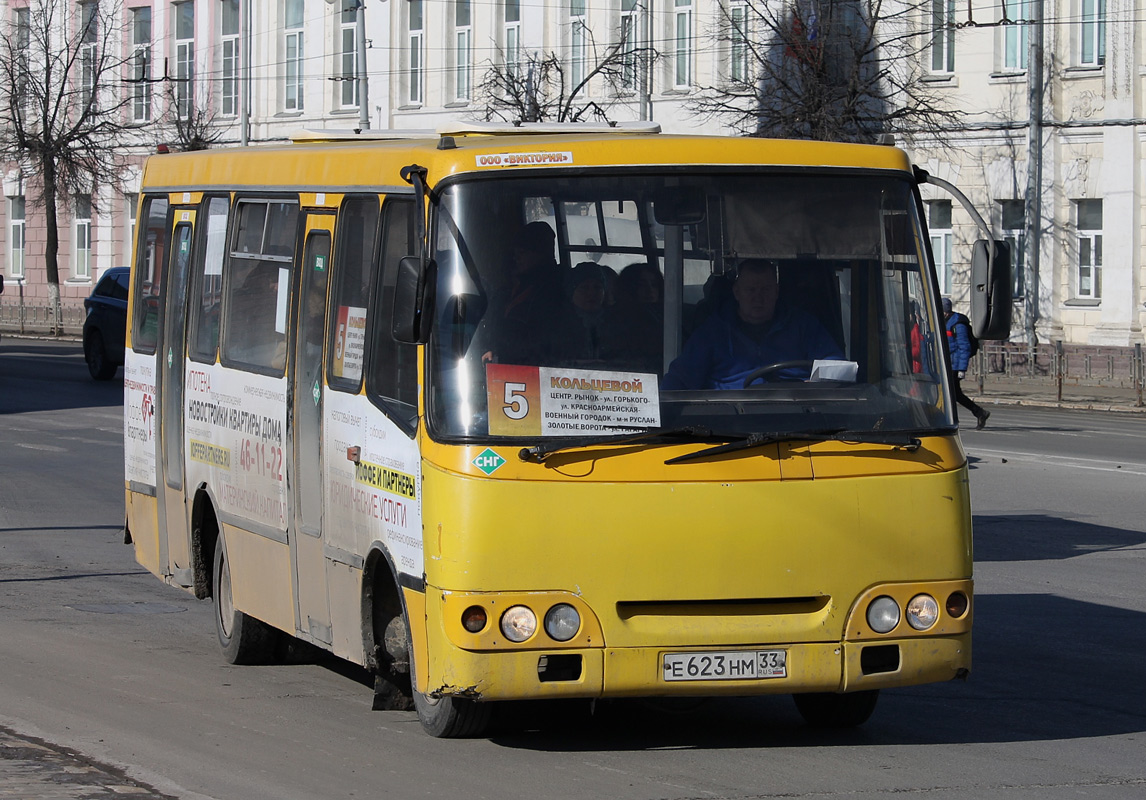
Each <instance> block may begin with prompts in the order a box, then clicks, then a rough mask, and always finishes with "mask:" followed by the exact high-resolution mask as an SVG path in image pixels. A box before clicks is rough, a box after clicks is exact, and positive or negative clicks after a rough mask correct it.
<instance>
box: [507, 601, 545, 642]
mask: <svg viewBox="0 0 1146 800" xmlns="http://www.w3.org/2000/svg"><path fill="white" fill-rule="evenodd" d="M501 632H502V633H504V634H505V638H506V639H509V640H510V641H511V642H524V641H525V640H526V639H528V638H529V637H530V636H532V635H533V634H534V633H536V632H537V615H536V614H534V613H533V612H532V611H530V610H529V609H528V608H526V607H525V606H513V607H512V608H508V609H506V612H505V613H504V614H502V615H501Z"/></svg>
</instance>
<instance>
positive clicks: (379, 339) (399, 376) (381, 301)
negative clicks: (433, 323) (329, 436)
mask: <svg viewBox="0 0 1146 800" xmlns="http://www.w3.org/2000/svg"><path fill="white" fill-rule="evenodd" d="M415 208H416V206H415V205H414V204H413V203H411V202H408V201H404V200H402V201H396V200H387V201H386V204H385V205H384V206H383V216H382V265H381V267H382V269H381V275H382V280H381V281H379V282H378V286H377V288H376V290H375V298H374V300H375V303H374V308H375V309H377V311H376V312H375V314H376V316H377V319H376V323H377V324H376V325H375V326H374V340H373V342H372V346H371V348H370V360H369V372H368V374H369V379H368V381H367V385H366V390H367V392H368V393H369V395H370V397H371V399H372V400H375V401H377V402H379V403H380V404H381V405H382V406H383V407H384V408H387V409H389V410H390V411H391V416H392V417H395V421H397V422H399V423H403V424H405V425H406V426H407V427H408V428H409V429H410V430H413V428H414V425H415V424H416V422H417V416H418V348H417V346H416V345H412V344H402V343H400V342H396V341H394V337H393V336H392V335H391V332H390V331H391V319H392V317H393V315H394V285H395V283H396V281H397V276H398V262H399V261H400V260H401V258H402V257H403V256H407V255H410V253H412V252H414V250H415V246H414V230H413V228H414V213H415Z"/></svg>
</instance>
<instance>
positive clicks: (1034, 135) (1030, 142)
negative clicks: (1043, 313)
mask: <svg viewBox="0 0 1146 800" xmlns="http://www.w3.org/2000/svg"><path fill="white" fill-rule="evenodd" d="M1027 9H1028V11H1029V20H1028V30H1029V35H1028V38H1027V45H1028V49H1027V92H1028V97H1027V104H1028V108H1029V110H1030V124H1029V126H1028V128H1027V195H1026V203H1024V204H1023V211H1024V214H1025V219H1024V220H1023V222H1024V227H1025V228H1026V247H1024V252H1023V287H1024V289H1025V291H1026V296H1025V298H1024V302H1023V308H1024V312H1025V313H1024V314H1023V317H1024V328H1025V333H1026V338H1027V348H1028V349H1029V351H1030V352H1031V353H1034V349H1035V345H1037V344H1038V342H1037V341H1036V339H1035V336H1036V333H1035V323H1036V322H1037V321H1038V313H1039V250H1040V249H1041V248H1040V244H1041V241H1040V240H1041V238H1042V237H1041V233H1042V220H1041V217H1042V182H1043V74H1044V72H1043V0H1027Z"/></svg>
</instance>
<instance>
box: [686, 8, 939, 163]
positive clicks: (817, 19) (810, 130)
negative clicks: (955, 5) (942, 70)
mask: <svg viewBox="0 0 1146 800" xmlns="http://www.w3.org/2000/svg"><path fill="white" fill-rule="evenodd" d="M720 8H721V20H720V22H719V24H718V25H717V29H716V30H715V31H714V32H713V33H714V39H715V40H716V41H718V42H720V43H721V44H722V45H723V47H724V48H725V51H726V53H727V54H728V58H727V59H726V63H727V64H728V65H729V66H728V69H727V74H725V75H722V76H721V79H720V81H719V82H718V83H717V85H713V86H706V87H703V89H702V91H701V92H700V93H699V94H698V96H697V98H696V99H695V100H694V101H693V102H692V104H691V110H692V111H693V112H694V113H695V114H698V115H700V116H703V117H707V118H717V119H721V120H723V121H725V122H726V123H727V124H728V125H729V126H730V127H731V128H733V129H735V130H739V131H740V132H741V133H744V134H747V135H750V136H772V137H778V138H788V139H822V140H829V141H843V142H873V141H875V140H876V139H877V138H878V137H879V136H880V135H881V134H888V133H890V134H895V135H897V136H899V137H902V138H903V139H905V140H908V141H910V140H911V139H912V137H913V136H914V135H919V134H924V135H926V136H927V137H928V138H930V139H933V140H934V139H939V140H942V139H943V133H944V131H945V130H947V129H948V128H950V126H952V125H953V124H955V123H956V122H957V121H958V119H959V113H958V112H957V111H955V110H952V109H951V108H949V107H948V106H946V105H945V104H944V103H943V100H942V98H941V97H940V96H939V95H938V94H937V93H936V92H935V91H934V90H933V88H932V84H929V83H928V82H926V81H925V80H924V77H925V73H924V71H923V62H922V60H921V59H922V58H923V57H925V56H927V55H929V54H930V46H931V41H930V38H929V36H927V35H924V34H922V33H920V32H919V30H917V28H918V22H919V21H921V20H924V19H930V17H929V16H924V15H925V14H929V13H930V12H929V9H930V5H926V6H925V5H924V4H923V3H921V2H920V0H891V2H886V3H885V2H884V0H785V1H784V2H779V3H777V2H772V1H771V0H746V3H745V4H744V5H743V6H742V7H741V8H743V13H740V12H737V13H736V14H735V16H734V15H733V14H732V13H731V12H730V11H729V10H728V9H727V8H725V7H724V6H723V5H721V6H720Z"/></svg>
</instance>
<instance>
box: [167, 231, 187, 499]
mask: <svg viewBox="0 0 1146 800" xmlns="http://www.w3.org/2000/svg"><path fill="white" fill-rule="evenodd" d="M192 234H193V230H192V227H191V223H189V222H180V223H179V224H177V225H176V226H175V235H174V237H172V238H173V241H172V251H171V269H170V271H169V274H170V276H171V277H170V280H169V281H168V292H167V294H168V298H167V306H166V308H165V310H164V320H163V347H164V350H165V352H166V354H167V357H166V358H165V359H163V360H162V361H161V362H160V370H161V374H163V373H165V375H164V378H163V380H161V385H162V389H161V391H160V399H161V402H162V403H163V420H164V423H163V439H164V441H163V449H164V475H165V476H166V478H167V485H168V486H170V487H171V488H172V489H182V488H183V424H182V423H183V353H184V335H185V333H186V321H187V278H188V271H187V268H188V265H189V264H190V263H191V238H192Z"/></svg>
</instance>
